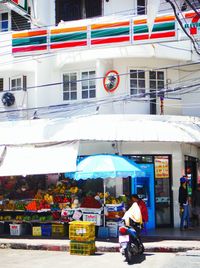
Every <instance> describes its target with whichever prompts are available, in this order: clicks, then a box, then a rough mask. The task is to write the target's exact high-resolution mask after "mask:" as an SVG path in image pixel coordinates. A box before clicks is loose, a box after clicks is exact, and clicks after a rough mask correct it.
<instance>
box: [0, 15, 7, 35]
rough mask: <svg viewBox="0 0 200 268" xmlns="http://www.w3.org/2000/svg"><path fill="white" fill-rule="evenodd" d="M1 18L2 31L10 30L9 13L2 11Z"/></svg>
mask: <svg viewBox="0 0 200 268" xmlns="http://www.w3.org/2000/svg"><path fill="white" fill-rule="evenodd" d="M0 20H1V31H2V32H6V31H8V13H1V15H0Z"/></svg>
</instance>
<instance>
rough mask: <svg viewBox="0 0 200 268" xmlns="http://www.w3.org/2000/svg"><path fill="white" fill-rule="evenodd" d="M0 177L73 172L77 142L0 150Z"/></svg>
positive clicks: (12, 147)
mask: <svg viewBox="0 0 200 268" xmlns="http://www.w3.org/2000/svg"><path fill="white" fill-rule="evenodd" d="M0 152H1V155H0V159H1V161H0V176H14V175H15V176H17V175H31V174H48V173H64V172H74V171H75V170H76V159H77V153H78V142H71V143H62V144H59V145H48V146H47V145H45V146H40V147H38V146H35V145H29V146H5V147H4V148H3V147H2V148H1V151H0Z"/></svg>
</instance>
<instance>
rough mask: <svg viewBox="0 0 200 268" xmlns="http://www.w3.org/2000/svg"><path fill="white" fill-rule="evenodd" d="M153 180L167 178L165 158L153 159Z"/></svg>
mask: <svg viewBox="0 0 200 268" xmlns="http://www.w3.org/2000/svg"><path fill="white" fill-rule="evenodd" d="M155 178H156V179H168V178H169V159H168V157H167V156H156V157H155Z"/></svg>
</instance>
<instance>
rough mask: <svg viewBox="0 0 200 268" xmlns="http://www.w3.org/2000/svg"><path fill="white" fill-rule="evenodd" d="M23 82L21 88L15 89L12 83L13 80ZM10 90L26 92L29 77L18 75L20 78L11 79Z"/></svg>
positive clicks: (13, 77) (16, 87)
mask: <svg viewBox="0 0 200 268" xmlns="http://www.w3.org/2000/svg"><path fill="white" fill-rule="evenodd" d="M19 79H20V81H21V85H20V87H19V86H15V87H12V81H13V80H16V81H17V80H19ZM9 90H10V91H19V90H24V91H26V90H27V76H26V75H21V76H20V75H18V76H12V77H10V78H9Z"/></svg>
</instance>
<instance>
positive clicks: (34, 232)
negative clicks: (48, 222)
mask: <svg viewBox="0 0 200 268" xmlns="http://www.w3.org/2000/svg"><path fill="white" fill-rule="evenodd" d="M32 235H33V236H41V235H42V229H41V226H33V227H32Z"/></svg>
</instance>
